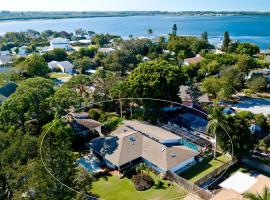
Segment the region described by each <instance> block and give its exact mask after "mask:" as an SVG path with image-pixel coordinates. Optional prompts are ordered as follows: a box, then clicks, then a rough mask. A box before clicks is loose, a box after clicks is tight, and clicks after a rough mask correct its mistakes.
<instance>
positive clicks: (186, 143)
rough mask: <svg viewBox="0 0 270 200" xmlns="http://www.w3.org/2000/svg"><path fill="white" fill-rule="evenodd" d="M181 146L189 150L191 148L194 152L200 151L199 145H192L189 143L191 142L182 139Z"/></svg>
mask: <svg viewBox="0 0 270 200" xmlns="http://www.w3.org/2000/svg"><path fill="white" fill-rule="evenodd" d="M180 144H181V145H184V146H186V147H188V148H190V149H192V150H194V151H200V147H199V146H198V145H196V144H194V143H192V142H189V141H188V140H186V139H182V140H181V141H180Z"/></svg>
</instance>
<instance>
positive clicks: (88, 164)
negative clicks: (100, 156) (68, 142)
mask: <svg viewBox="0 0 270 200" xmlns="http://www.w3.org/2000/svg"><path fill="white" fill-rule="evenodd" d="M76 163H77V164H78V165H80V166H81V167H83V168H84V169H85V170H87V171H88V172H98V171H100V170H101V168H100V166H99V163H98V162H97V161H96V160H95V159H88V158H85V157H83V158H80V159H78V160H77V161H76Z"/></svg>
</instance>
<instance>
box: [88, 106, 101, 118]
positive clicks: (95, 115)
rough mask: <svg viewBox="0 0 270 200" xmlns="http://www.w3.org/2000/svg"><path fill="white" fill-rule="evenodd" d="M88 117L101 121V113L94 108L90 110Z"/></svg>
mask: <svg viewBox="0 0 270 200" xmlns="http://www.w3.org/2000/svg"><path fill="white" fill-rule="evenodd" d="M88 116H89V118H90V119H93V120H96V121H99V118H100V116H101V113H100V112H99V111H98V110H97V109H94V108H92V109H90V110H89V112H88Z"/></svg>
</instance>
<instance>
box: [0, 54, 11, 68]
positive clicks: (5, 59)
mask: <svg viewBox="0 0 270 200" xmlns="http://www.w3.org/2000/svg"><path fill="white" fill-rule="evenodd" d="M11 62H12V56H10V55H5V56H2V55H1V56H0V65H3V66H5V65H9V64H11Z"/></svg>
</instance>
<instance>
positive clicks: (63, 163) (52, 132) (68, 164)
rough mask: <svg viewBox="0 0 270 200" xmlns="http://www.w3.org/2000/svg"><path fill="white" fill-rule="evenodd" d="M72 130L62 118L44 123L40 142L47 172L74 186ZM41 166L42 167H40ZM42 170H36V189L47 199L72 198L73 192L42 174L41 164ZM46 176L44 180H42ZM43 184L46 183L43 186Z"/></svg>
mask: <svg viewBox="0 0 270 200" xmlns="http://www.w3.org/2000/svg"><path fill="white" fill-rule="evenodd" d="M72 134H73V133H72V130H71V128H70V127H69V126H67V125H66V123H65V122H64V121H62V120H58V119H55V120H54V121H52V122H50V123H48V124H46V125H45V126H44V128H43V133H42V135H41V137H40V139H41V141H43V142H42V152H41V154H42V160H43V162H44V164H45V166H46V168H47V170H49V172H50V173H51V174H52V175H53V176H54V177H55V178H56V179H57V180H59V181H61V183H63V184H65V185H68V186H69V187H73V186H74V178H75V173H76V170H75V167H76V166H75V164H74V161H75V158H74V157H73V153H72V150H71V137H72ZM42 168H43V169H42ZM40 169H42V171H41V170H40V171H37V177H40V178H39V179H38V180H36V181H37V182H40V183H41V184H36V187H37V191H39V192H40V193H41V194H43V195H44V194H45V195H46V196H47V197H46V198H47V199H72V197H73V196H74V195H75V193H74V192H73V191H71V190H69V189H68V188H66V187H64V186H63V185H62V184H61V183H59V182H57V181H56V180H54V179H53V178H52V177H49V178H48V176H49V174H48V173H46V174H44V167H43V166H41V168H40ZM44 176H45V177H46V176H47V177H46V182H45V183H44V181H43V180H42V178H43V177H44ZM44 184H45V185H46V186H45V187H44Z"/></svg>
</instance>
